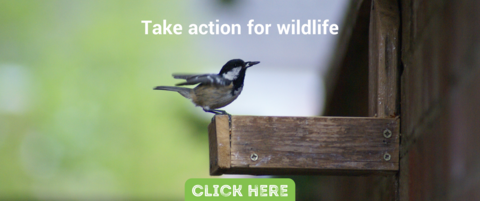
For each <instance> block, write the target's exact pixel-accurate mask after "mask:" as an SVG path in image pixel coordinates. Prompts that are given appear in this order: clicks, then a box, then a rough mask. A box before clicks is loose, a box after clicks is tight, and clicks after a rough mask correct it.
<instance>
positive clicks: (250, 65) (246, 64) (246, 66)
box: [245, 61, 260, 68]
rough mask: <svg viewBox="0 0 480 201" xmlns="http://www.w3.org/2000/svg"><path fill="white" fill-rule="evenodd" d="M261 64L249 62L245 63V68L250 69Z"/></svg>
mask: <svg viewBox="0 0 480 201" xmlns="http://www.w3.org/2000/svg"><path fill="white" fill-rule="evenodd" d="M259 63H260V62H259V61H247V62H245V68H250V67H252V66H254V65H257V64H259Z"/></svg>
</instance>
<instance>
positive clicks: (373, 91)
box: [369, 0, 400, 117]
mask: <svg viewBox="0 0 480 201" xmlns="http://www.w3.org/2000/svg"><path fill="white" fill-rule="evenodd" d="M397 4H398V2H397V1H391V0H375V1H372V10H371V12H370V33H369V34H370V35H369V116H376V117H393V116H396V115H397V114H398V110H399V108H398V107H399V102H400V99H399V98H400V96H399V92H400V91H399V87H398V86H399V70H398V69H399V68H398V63H399V60H398V51H399V48H398V47H399V46H398V38H399V36H398V34H399V26H400V16H399V10H398V5H397Z"/></svg>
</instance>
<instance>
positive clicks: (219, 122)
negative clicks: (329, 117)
mask: <svg viewBox="0 0 480 201" xmlns="http://www.w3.org/2000/svg"><path fill="white" fill-rule="evenodd" d="M208 140H209V144H210V174H211V175H221V174H222V170H224V169H227V168H229V167H230V123H229V118H228V116H227V115H216V116H215V117H214V118H213V119H212V123H211V124H210V125H209V126H208Z"/></svg>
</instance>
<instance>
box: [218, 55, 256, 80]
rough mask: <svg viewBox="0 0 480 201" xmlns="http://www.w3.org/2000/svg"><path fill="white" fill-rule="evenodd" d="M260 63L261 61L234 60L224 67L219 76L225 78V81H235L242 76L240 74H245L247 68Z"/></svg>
mask: <svg viewBox="0 0 480 201" xmlns="http://www.w3.org/2000/svg"><path fill="white" fill-rule="evenodd" d="M259 63H260V62H259V61H247V62H244V61H243V60H241V59H232V60H230V61H228V62H227V63H226V64H225V65H223V67H222V70H220V73H219V75H221V76H223V77H224V78H225V79H229V80H235V79H237V78H238V77H239V76H240V74H245V71H246V70H247V68H250V67H252V66H253V65H257V64H259Z"/></svg>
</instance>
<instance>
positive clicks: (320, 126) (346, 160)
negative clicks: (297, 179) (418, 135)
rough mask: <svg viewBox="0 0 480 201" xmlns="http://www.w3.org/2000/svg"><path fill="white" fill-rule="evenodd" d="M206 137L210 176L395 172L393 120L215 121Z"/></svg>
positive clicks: (236, 118) (224, 118)
mask: <svg viewBox="0 0 480 201" xmlns="http://www.w3.org/2000/svg"><path fill="white" fill-rule="evenodd" d="M208 132H209V143H210V174H211V175H221V174H252V175H285V174H289V175H302V174H341V175H358V174H394V173H395V172H396V171H398V164H399V163H398V161H399V139H400V138H399V119H398V118H375V117H269V116H231V122H230V121H229V117H228V116H227V115H216V116H215V117H214V118H213V119H212V122H211V123H210V125H209V127H208ZM386 136H387V137H386Z"/></svg>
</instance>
